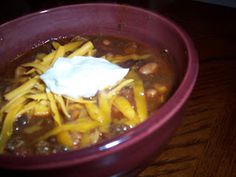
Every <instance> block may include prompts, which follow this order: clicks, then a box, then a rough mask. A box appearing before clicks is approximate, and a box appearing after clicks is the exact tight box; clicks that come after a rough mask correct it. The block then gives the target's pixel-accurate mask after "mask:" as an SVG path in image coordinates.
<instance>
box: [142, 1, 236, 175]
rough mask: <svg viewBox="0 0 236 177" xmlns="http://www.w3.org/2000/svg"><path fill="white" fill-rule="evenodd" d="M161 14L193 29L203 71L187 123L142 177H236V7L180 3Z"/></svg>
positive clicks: (190, 30)
mask: <svg viewBox="0 0 236 177" xmlns="http://www.w3.org/2000/svg"><path fill="white" fill-rule="evenodd" d="M161 13H163V14H164V15H166V16H169V17H170V18H171V19H173V20H174V21H176V22H177V23H178V24H180V26H182V27H183V28H184V29H185V30H186V31H187V32H188V33H189V34H190V36H191V37H192V39H193V41H194V43H195V45H196V48H197V50H198V52H199V58H200V71H199V77H198V80H197V84H196V87H195V89H194V91H193V93H192V96H191V98H190V100H189V102H188V105H187V108H186V112H185V115H184V117H183V122H182V124H181V126H180V127H179V128H178V129H177V131H176V132H175V133H174V135H173V136H172V138H171V141H170V142H169V144H168V145H167V147H166V148H165V150H164V151H163V153H162V154H161V155H160V156H159V157H157V158H156V160H155V161H154V162H153V163H152V164H150V166H148V167H147V168H146V169H145V170H144V171H143V172H142V173H141V174H140V175H139V177H159V176H160V177H236V9H233V8H226V7H219V6H214V5H207V4H202V3H197V2H181V3H180V2H176V3H173V4H172V5H171V7H168V8H166V9H164V10H162V11H161Z"/></svg>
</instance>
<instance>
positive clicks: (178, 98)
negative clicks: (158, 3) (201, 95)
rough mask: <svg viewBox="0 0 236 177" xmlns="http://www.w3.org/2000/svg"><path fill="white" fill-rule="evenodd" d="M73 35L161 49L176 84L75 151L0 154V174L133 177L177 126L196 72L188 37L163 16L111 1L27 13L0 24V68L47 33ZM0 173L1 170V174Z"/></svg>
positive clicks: (196, 63)
mask: <svg viewBox="0 0 236 177" xmlns="http://www.w3.org/2000/svg"><path fill="white" fill-rule="evenodd" d="M73 34H74V35H75V34H101V35H103V34H104V35H119V36H127V37H131V38H135V39H137V40H139V41H143V42H146V43H148V44H150V45H152V47H160V46H161V47H163V48H167V49H168V50H169V51H170V53H171V54H173V56H174V58H175V66H176V69H177V76H178V78H179V85H178V87H177V89H176V91H175V92H174V94H173V95H172V96H171V98H170V99H169V100H168V101H167V102H166V103H165V104H164V106H162V107H161V109H160V110H159V111H158V114H154V115H152V116H151V117H150V118H149V119H148V120H147V121H145V122H144V123H142V124H140V125H139V126H137V127H135V128H133V129H131V130H130V131H128V132H126V133H124V134H122V135H120V136H117V137H115V138H113V139H111V140H108V141H105V142H103V143H101V144H97V145H95V146H92V147H89V148H85V149H82V150H79V151H73V152H67V153H62V154H53V155H48V156H29V157H18V156H8V155H0V169H1V170H0V173H1V172H2V173H5V172H7V173H8V174H9V175H10V174H12V175H13V176H14V175H17V176H19V175H21V174H24V175H26V176H27V175H28V176H65V175H66V176H67V177H68V176H75V177H78V176H86V177H90V176H96V177H98V176H102V177H106V176H112V177H115V176H133V175H136V174H137V173H138V172H140V170H142V169H143V168H145V167H146V166H147V165H148V164H149V163H150V161H151V160H152V159H153V158H155V157H156V155H157V154H158V153H160V152H161V149H162V148H163V146H164V145H165V144H166V143H167V141H168V139H169V137H170V136H171V134H172V133H173V131H174V130H175V129H176V127H177V126H178V125H179V123H180V121H181V115H182V112H183V108H184V105H185V103H186V101H187V99H188V98H189V96H190V94H191V92H192V89H193V87H194V84H195V81H196V77H197V73H198V56H197V53H196V50H195V48H194V46H193V43H192V41H191V39H190V38H189V36H188V35H187V34H186V33H185V32H184V31H183V30H182V29H181V28H180V27H178V26H177V25H176V24H174V23H173V22H171V21H170V20H168V19H167V18H165V17H163V16H161V15H159V14H156V13H152V12H149V11H147V10H143V9H140V8H135V7H130V6H126V5H117V4H82V5H71V6H64V7H59V8H54V9H50V10H45V11H41V12H38V13H34V14H30V15H27V16H24V17H21V18H18V19H16V20H13V21H10V22H8V23H5V24H3V25H1V26H0V46H1V47H0V69H1V70H2V71H3V70H4V68H5V66H6V65H7V63H9V61H10V60H12V59H13V58H15V57H16V56H17V55H19V54H22V53H24V52H26V51H28V50H30V49H31V48H32V47H34V46H37V45H38V44H40V43H43V42H45V41H47V40H48V39H51V38H58V37H60V36H71V35H73ZM1 176H2V175H1Z"/></svg>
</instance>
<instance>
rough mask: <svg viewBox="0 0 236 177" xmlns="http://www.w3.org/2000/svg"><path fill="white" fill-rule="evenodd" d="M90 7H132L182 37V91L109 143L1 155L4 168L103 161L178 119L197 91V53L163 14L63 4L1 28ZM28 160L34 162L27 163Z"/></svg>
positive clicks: (33, 167) (95, 4)
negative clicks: (55, 151) (184, 63)
mask: <svg viewBox="0 0 236 177" xmlns="http://www.w3.org/2000/svg"><path fill="white" fill-rule="evenodd" d="M89 6H99V7H113V8H116V7H117V8H120V7H122V8H128V9H130V10H133V11H136V12H140V13H145V14H149V15H151V16H153V17H155V18H157V19H158V20H161V21H162V22H163V23H165V24H166V25H167V26H168V27H170V28H172V29H173V30H174V31H175V32H176V33H177V34H178V35H179V36H180V38H181V40H182V41H183V42H184V45H185V47H186V51H187V52H188V53H187V54H188V64H187V67H186V72H185V74H184V77H183V79H182V81H181V82H180V84H179V86H178V88H177V89H176V90H175V92H174V93H173V95H172V96H171V97H170V98H169V99H168V101H167V102H166V103H165V104H164V105H163V106H162V107H161V108H160V109H159V111H158V115H153V116H151V117H150V118H149V119H148V120H147V121H145V122H143V123H141V124H140V125H138V126H136V127H134V128H132V129H131V130H129V131H127V132H125V133H124V134H121V135H118V136H115V137H114V138H111V139H109V140H106V141H104V142H102V143H99V144H96V145H93V146H91V147H88V148H84V149H81V150H78V151H71V152H65V153H58V154H50V155H46V156H26V157H22V156H15V155H5V154H1V155H0V161H1V165H2V164H3V163H5V165H4V167H6V168H11V169H24V170H30V169H34V170H36V169H37V170H40V169H54V168H60V167H66V166H70V165H74V164H82V163H84V162H88V161H91V160H95V159H99V158H101V157H104V156H106V155H109V154H110V153H114V152H118V151H120V150H122V149H124V148H126V147H128V146H130V145H131V144H133V143H135V142H138V141H139V140H140V139H143V138H145V137H147V136H148V135H149V134H151V133H153V132H154V131H155V130H156V129H159V128H161V127H162V126H163V125H164V124H165V123H167V122H168V121H169V120H170V119H171V118H172V117H173V116H174V114H175V113H177V112H178V111H180V110H181V108H182V106H183V105H184V104H185V102H186V101H187V99H188V98H189V96H190V94H191V92H192V90H193V87H194V85H195V83H196V80H197V75H198V69H199V65H198V54H197V51H196V49H195V47H194V44H193V42H192V40H191V39H190V37H189V35H188V34H187V33H186V32H185V31H184V30H183V29H182V27H180V26H179V25H177V24H176V23H175V22H174V21H173V20H171V19H169V18H168V17H166V16H163V15H161V14H160V13H159V12H153V11H150V10H147V9H143V8H140V7H135V6H132V5H127V4H115V3H82V4H72V5H63V6H60V7H54V8H49V9H46V10H42V11H38V12H33V13H30V14H28V15H24V16H21V17H18V18H16V19H13V20H11V21H8V22H5V23H3V24H1V25H0V28H4V26H6V25H9V24H14V23H17V22H19V21H24V20H26V19H28V18H33V17H34V16H38V15H40V14H45V13H47V14H48V13H54V12H56V11H61V10H65V9H70V8H80V7H89ZM169 108H171V109H170V110H171V111H169ZM150 125H151V126H150ZM124 142H125V143H124ZM58 156H60V157H58ZM9 157H10V158H9ZM18 161H20V162H22V163H21V164H20V163H18ZM27 161H31V162H30V163H27ZM12 164H14V165H12ZM16 164H17V165H16ZM25 164H27V165H25Z"/></svg>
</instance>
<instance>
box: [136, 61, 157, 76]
mask: <svg viewBox="0 0 236 177" xmlns="http://www.w3.org/2000/svg"><path fill="white" fill-rule="evenodd" d="M157 68H158V65H157V63H154V62H151V63H147V64H145V65H143V66H142V67H141V68H139V72H140V73H141V74H143V75H149V74H154V73H155V72H156V71H157Z"/></svg>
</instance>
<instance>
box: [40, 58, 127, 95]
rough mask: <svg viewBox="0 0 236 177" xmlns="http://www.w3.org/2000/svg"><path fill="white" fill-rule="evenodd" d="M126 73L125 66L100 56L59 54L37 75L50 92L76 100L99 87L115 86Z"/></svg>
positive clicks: (94, 92)
mask: <svg viewBox="0 0 236 177" xmlns="http://www.w3.org/2000/svg"><path fill="white" fill-rule="evenodd" d="M128 72H129V69H127V68H122V67H120V66H118V65H116V64H113V63H111V62H109V61H107V60H106V59H103V58H95V57H91V56H76V57H73V58H71V59H69V58H64V57H61V58H58V59H57V61H56V62H55V63H54V65H53V66H52V67H51V68H50V69H49V70H47V71H46V72H45V73H44V74H42V75H41V76H40V78H41V79H42V80H43V81H44V83H45V84H46V86H47V89H49V90H50V91H52V92H53V93H56V94H60V95H65V96H68V97H71V98H74V99H78V98H80V97H87V98H88V97H92V96H94V95H95V94H96V93H97V92H98V91H99V90H103V89H105V88H107V87H112V86H114V85H116V84H117V82H119V81H120V80H122V79H123V78H124V77H125V76H126V75H127V73H128Z"/></svg>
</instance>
